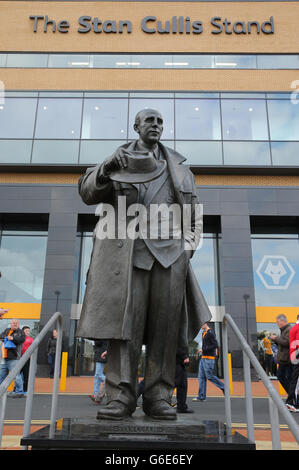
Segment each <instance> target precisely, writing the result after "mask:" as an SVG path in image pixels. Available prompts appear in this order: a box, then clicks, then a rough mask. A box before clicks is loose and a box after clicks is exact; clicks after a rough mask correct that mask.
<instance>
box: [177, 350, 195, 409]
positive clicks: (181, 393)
mask: <svg viewBox="0 0 299 470" xmlns="http://www.w3.org/2000/svg"><path fill="white" fill-rule="evenodd" d="M187 364H189V353H188V349H186V348H183V347H181V348H178V350H177V353H176V371H175V386H176V398H177V410H176V411H177V413H194V411H193V410H191V409H190V408H188V405H187V403H186V401H187V391H188V378H187V369H186V366H187Z"/></svg>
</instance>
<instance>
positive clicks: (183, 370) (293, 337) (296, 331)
mask: <svg viewBox="0 0 299 470" xmlns="http://www.w3.org/2000/svg"><path fill="white" fill-rule="evenodd" d="M276 323H277V325H278V327H279V329H280V335H274V334H271V333H268V334H263V335H260V337H259V342H262V344H263V347H262V351H263V357H262V358H261V357H260V362H261V363H262V365H263V367H264V369H265V371H266V373H267V375H268V376H269V377H270V378H274V377H275V378H276V379H278V380H279V382H280V384H281V385H282V386H283V388H284V390H285V391H286V393H287V395H288V396H287V399H286V406H287V408H288V409H289V410H290V411H292V412H299V315H298V316H297V322H296V324H295V325H294V326H292V325H291V324H289V323H288V320H287V318H286V316H285V315H282V314H281V315H278V316H277V318H276ZM107 349H108V342H107V341H98V342H96V343H95V360H96V372H95V376H94V392H93V395H90V398H91V399H92V400H93V401H94V402H95V403H97V404H100V403H103V399H104V397H105V374H104V368H105V366H106V363H107ZM197 353H198V355H199V356H200V361H199V368H198V381H199V389H198V394H197V396H196V397H195V398H193V401H194V402H204V401H206V399H207V396H206V391H207V381H208V380H209V381H210V382H212V383H213V384H214V385H216V386H217V387H218V388H219V389H220V390H221V391H222V393H223V394H225V390H224V383H223V382H222V381H221V380H220V379H219V378H218V377H217V375H215V373H214V367H215V361H216V359H217V357H218V356H219V345H218V342H217V339H216V336H215V333H214V331H213V330H212V329H211V328H210V327H209V324H208V323H205V324H204V325H203V326H202V344H201V348H200V349H198V351H197ZM188 364H189V354H188V349H187V348H179V349H178V350H177V354H176V376H175V387H176V402H177V403H176V405H175V406H176V407H177V412H178V413H193V410H192V409H190V408H189V407H188V405H187V388H188V379H187V367H188ZM143 383H144V380H141V381H140V382H139V384H138V391H137V399H138V398H139V397H140V396H141V395H142V389H143ZM101 386H102V388H101Z"/></svg>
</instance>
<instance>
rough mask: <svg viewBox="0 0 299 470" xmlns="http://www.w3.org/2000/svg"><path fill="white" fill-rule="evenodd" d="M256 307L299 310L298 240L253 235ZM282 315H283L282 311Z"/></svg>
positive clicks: (281, 236) (277, 236) (279, 236)
mask: <svg viewBox="0 0 299 470" xmlns="http://www.w3.org/2000/svg"><path fill="white" fill-rule="evenodd" d="M251 243H252V255H253V269H254V289H255V301H256V305H257V306H270V307H274V306H276V307H298V304H299V302H298V290H299V238H298V236H297V238H284V237H283V235H276V237H275V238H274V237H268V236H266V235H265V237H264V238H260V237H258V238H255V236H252V240H251ZM281 313H284V312H283V311H282V312H281Z"/></svg>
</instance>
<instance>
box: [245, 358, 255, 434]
mask: <svg viewBox="0 0 299 470" xmlns="http://www.w3.org/2000/svg"><path fill="white" fill-rule="evenodd" d="M243 369H244V384H245V404H246V417H247V437H248V439H249V440H250V441H252V442H254V420H253V405H252V393H251V375H250V361H249V358H248V356H247V355H246V353H245V352H244V351H243Z"/></svg>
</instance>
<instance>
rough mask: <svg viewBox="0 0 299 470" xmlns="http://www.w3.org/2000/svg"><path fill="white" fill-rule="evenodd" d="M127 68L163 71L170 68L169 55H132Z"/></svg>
mask: <svg viewBox="0 0 299 470" xmlns="http://www.w3.org/2000/svg"><path fill="white" fill-rule="evenodd" d="M128 66H129V67H132V68H140V69H165V68H172V67H173V63H172V56H171V55H152V54H148V55H146V54H145V55H132V56H131V57H130V61H129V62H128Z"/></svg>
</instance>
